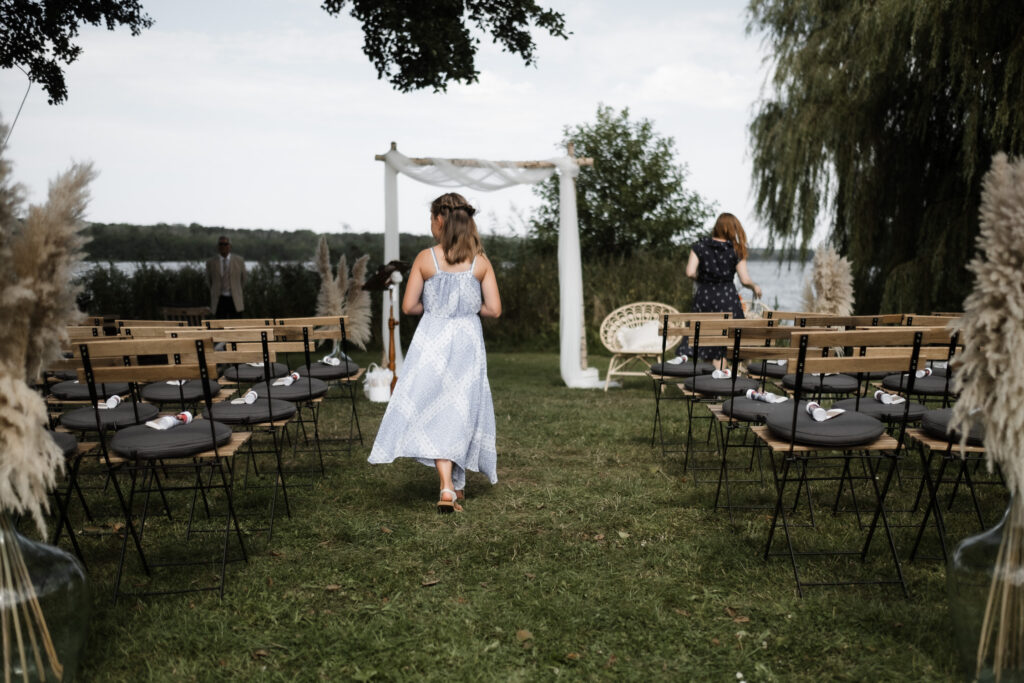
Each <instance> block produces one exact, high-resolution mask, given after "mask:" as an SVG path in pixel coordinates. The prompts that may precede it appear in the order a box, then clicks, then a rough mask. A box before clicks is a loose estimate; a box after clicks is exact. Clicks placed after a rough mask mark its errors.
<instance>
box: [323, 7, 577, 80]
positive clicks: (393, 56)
mask: <svg viewBox="0 0 1024 683" xmlns="http://www.w3.org/2000/svg"><path fill="white" fill-rule="evenodd" d="M346 6H350V9H349V14H351V15H352V16H353V17H354V18H355V19H357V20H358V21H359V22H360V23H361V24H362V25H363V36H364V41H363V52H364V53H365V54H366V56H367V57H369V58H370V61H371V62H373V65H374V66H375V67H376V68H377V77H378V78H386V79H387V80H388V81H389V82H390V83H391V85H393V86H394V87H395V88H396V89H397V90H400V91H401V92H408V91H410V90H417V89H420V88H433V89H434V90H435V91H437V90H445V89H446V88H447V86H448V83H449V82H451V81H456V82H462V83H475V82H476V80H477V76H478V75H479V74H478V72H477V70H476V64H475V56H476V51H477V47H478V45H479V44H480V40H479V38H476V37H474V36H473V34H472V33H471V32H470V29H469V24H474V25H476V27H477V28H478V29H479V30H480V31H482V32H484V33H489V34H490V35H491V37H492V39H493V40H494V42H495V43H499V44H500V45H501V46H502V47H503V48H504V50H505V51H506V52H511V53H512V54H518V55H520V56H521V57H522V58H523V61H524V62H526V63H527V64H533V63H534V56H533V53H534V48H535V45H534V42H533V36H531V35H530V30H529V29H530V26H531V24H535V25H536V26H537V27H538V28H543V29H545V30H546V31H547V32H548V33H550V34H551V35H553V36H558V37H561V38H566V37H567V35H566V33H565V18H564V17H563V16H562V14H561V13H559V12H554V11H552V10H548V9H544V8H542V7H540V6H539V5H538V4H537V3H536V2H534V0H442V1H440V2H424V1H423V0H324V2H323V4H322V5H321V7H322V8H323V9H324V10H325V11H327V12H328V13H329V14H332V15H335V16H336V15H338V14H340V13H341V12H342V11H343V10H344V9H345V8H346Z"/></svg>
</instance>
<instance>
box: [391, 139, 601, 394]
mask: <svg viewBox="0 0 1024 683" xmlns="http://www.w3.org/2000/svg"><path fill="white" fill-rule="evenodd" d="M384 161H385V171H384V201H385V209H384V233H385V234H384V262H385V263H387V262H389V261H391V260H393V259H397V258H398V183H397V175H398V173H402V174H404V175H407V176H409V177H410V178H412V179H414V180H418V181H419V182H421V183H425V184H427V185H434V186H437V187H468V188H470V189H474V190H480V191H483V192H493V191H494V190H501V189H504V188H506V187H512V186H513V185H532V184H534V183H539V182H541V181H543V180H546V179H547V178H550V177H551V175H552V174H553V173H555V171H556V169H557V171H558V173H559V233H558V286H559V303H560V315H559V323H560V325H559V337H560V368H561V374H562V380H563V381H564V382H565V383H566V385H567V386H569V387H572V388H596V387H599V386H602V385H601V382H600V378H599V377H598V372H597V369H596V368H588V367H584V365H583V364H584V362H585V359H586V335H585V334H584V329H583V266H582V261H581V259H580V236H579V226H578V225H577V218H576V182H575V180H574V179H575V177H576V174H578V173H579V166H578V165H577V163H576V161H575V160H574V159H572V158H570V157H562V158H559V159H551V160H550V162H551V163H552V164H553V166H544V167H540V168H524V167H521V166H516V165H515V164H512V163H509V162H494V161H486V160H483V159H479V160H477V159H474V160H472V161H471V162H470V163H468V164H460V163H458V162H457V161H453V160H451V159H437V158H430V165H421V164H417V163H414V162H413V161H412V160H411V159H409V157H407V156H405V155H404V154H402V153H401V152H399V151H397V150H394V149H392V150H390V151H389V152H388V153H387V154H385V155H384ZM395 300H396V301H395V304H394V309H393V310H394V315H395V319H396V320H397V319H398V310H399V306H398V305H397V300H398V296H397V295H396V297H395ZM383 313H384V316H383V328H382V332H383V339H384V355H385V358H387V352H388V339H389V334H388V327H387V319H388V295H387V293H385V294H384V301H383ZM401 348H402V345H401V340H400V339H399V336H398V328H395V365H396V373H399V367H400V361H401V358H402V355H401Z"/></svg>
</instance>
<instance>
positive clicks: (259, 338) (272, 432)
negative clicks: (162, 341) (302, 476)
mask: <svg viewBox="0 0 1024 683" xmlns="http://www.w3.org/2000/svg"><path fill="white" fill-rule="evenodd" d="M269 331H270V330H268V328H266V327H262V328H239V329H235V328H228V329H214V330H207V331H201V332H195V331H191V330H190V331H183V332H175V331H169V332H168V334H169V335H170V336H171V337H172V338H173V337H182V338H186V337H187V338H194V337H196V336H197V335H198V336H199V337H200V338H209V339H212V341H213V344H214V347H215V348H218V349H221V350H219V351H213V352H211V353H208V354H207V357H208V358H209V359H210V360H211V361H213V362H214V363H216V364H217V365H218V366H221V365H226V366H228V367H234V366H237V365H246V364H248V363H258V364H259V366H260V367H261V368H263V367H271V366H272V365H273V364H274V362H275V361H276V353H277V351H276V348H275V345H274V344H273V343H272V342H270V341H269V339H270V337H269V336H268V332H269ZM293 346H294V345H293ZM242 393H243V392H242V391H240V390H239V391H235V392H233V393H231V394H230V395H231V396H233V397H234V399H233V400H220V401H214V403H213V406H212V409H211V410H210V411H203V417H204V418H206V419H213V420H216V421H218V422H221V423H223V424H226V425H229V426H231V427H232V429H237V430H244V431H247V432H249V433H250V434H251V435H252V436H253V438H251V439H249V441H248V442H247V444H246V446H247V450H246V457H245V472H244V474H243V479H242V487H243V490H246V491H247V490H249V489H250V488H252V489H263V488H268V489H271V488H272V489H273V494H272V496H271V500H270V502H269V503H268V522H267V526H265V527H255V528H252V530H253V531H266V532H267V538H268V540H269V539H270V538H273V534H274V522H275V519H276V511H277V501H278V495H279V494H280V496H281V497H282V502H283V504H284V510H285V515H286V516H287V517H291V503H290V501H289V499H288V483H287V481H286V478H287V471H286V469H285V467H284V462H283V452H284V448H285V444H286V443H287V442H291V443H292V446H293V448H292V453H293V455H294V452H295V444H296V440H297V437H292V436H291V435H290V433H289V431H288V427H289V425H290V424H292V421H293V420H294V418H295V416H296V415H297V413H298V407H297V406H296V404H295V403H294V402H291V401H285V400H282V399H277V398H272V397H270V396H268V395H267V393H266V392H262V394H263V395H262V396H259V397H258V398H256V399H255V400H253V401H252V402H251V403H247V402H245V400H244V398H243V397H242ZM255 437H265V438H269V439H270V442H271V443H270V447H269V448H260V449H257V448H256V444H255V441H256V438H255ZM268 454H269V455H271V456H272V457H273V462H274V470H273V482H272V483H271V484H250V482H249V475H250V471H251V472H252V473H253V476H254V477H257V478H258V477H261V476H262V475H261V472H260V465H259V463H258V461H257V457H258V456H260V455H268ZM234 462H235V461H234V460H233V461H232V464H234ZM231 475H232V481H234V476H235V470H234V468H232V471H231Z"/></svg>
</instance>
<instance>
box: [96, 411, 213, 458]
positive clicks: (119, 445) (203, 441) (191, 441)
mask: <svg viewBox="0 0 1024 683" xmlns="http://www.w3.org/2000/svg"><path fill="white" fill-rule="evenodd" d="M211 424H212V425H213V429H214V434H211V433H210V425H211ZM230 440H231V427H228V426H227V425H225V424H221V423H220V422H210V421H209V420H193V421H192V422H190V423H189V424H187V425H178V426H176V427H171V428H170V429H150V428H149V427H147V426H146V425H135V426H134V427H126V428H125V429H122V430H120V431H118V432H117V433H116V434H114V438H112V439H111V440H110V449H111V450H112V451H114V453H117V454H118V455H120V456H122V457H126V458H139V459H145V460H151V459H154V458H185V457H188V456H190V455H195V454H196V453H202V452H203V451H209V450H213V446H214V443H215V442H216V445H218V446H222V445H224V444H226V443H227V442H228V441H230Z"/></svg>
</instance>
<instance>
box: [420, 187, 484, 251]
mask: <svg viewBox="0 0 1024 683" xmlns="http://www.w3.org/2000/svg"><path fill="white" fill-rule="evenodd" d="M475 213H476V209H474V208H473V207H472V206H470V205H469V202H467V201H466V198H465V197H463V196H462V195H461V194H456V193H455V192H449V193H447V194H443V195H441V196H440V197H438V198H437V199H435V200H434V201H433V202H431V204H430V215H431V216H432V217H434V218H436V217H437V216H442V217H443V218H444V224H443V225H442V226H441V251H443V252H444V258H445V260H446V261H448V263H451V264H455V263H462V262H463V261H469V260H470V259H472V258H473V257H474V256H476V255H477V254H482V253H483V251H484V248H483V245H482V244H481V243H480V233H479V232H477V229H476V221H475V220H473V214H475Z"/></svg>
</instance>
